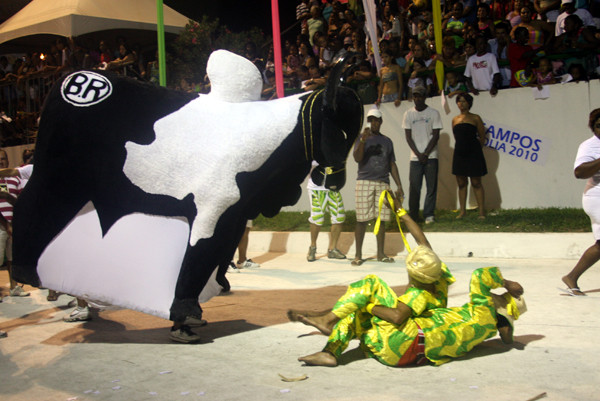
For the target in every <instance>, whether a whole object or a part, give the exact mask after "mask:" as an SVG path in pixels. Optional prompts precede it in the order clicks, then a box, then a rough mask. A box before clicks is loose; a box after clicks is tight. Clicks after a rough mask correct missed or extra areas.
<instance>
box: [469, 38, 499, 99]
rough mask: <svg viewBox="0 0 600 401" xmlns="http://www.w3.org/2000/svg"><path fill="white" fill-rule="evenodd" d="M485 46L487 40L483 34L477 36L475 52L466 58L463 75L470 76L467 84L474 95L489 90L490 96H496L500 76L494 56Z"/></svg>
mask: <svg viewBox="0 0 600 401" xmlns="http://www.w3.org/2000/svg"><path fill="white" fill-rule="evenodd" d="M487 46H488V43H487V40H485V38H484V37H483V36H478V37H477V39H476V40H475V50H476V51H477V53H475V54H474V55H472V56H471V57H469V59H468V60H467V65H466V66H465V77H467V78H470V79H467V86H468V87H469V90H470V91H471V92H473V94H474V95H478V94H479V91H490V94H491V95H492V96H496V94H497V93H498V88H499V87H500V85H501V83H502V76H501V75H500V70H499V69H498V62H497V60H496V56H494V55H493V54H492V53H489V52H488V51H487Z"/></svg>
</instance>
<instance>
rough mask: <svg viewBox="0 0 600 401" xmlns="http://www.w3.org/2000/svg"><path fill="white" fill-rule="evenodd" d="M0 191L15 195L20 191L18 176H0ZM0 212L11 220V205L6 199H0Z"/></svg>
mask: <svg viewBox="0 0 600 401" xmlns="http://www.w3.org/2000/svg"><path fill="white" fill-rule="evenodd" d="M0 191H4V192H8V193H9V194H11V195H14V196H15V197H16V196H18V195H19V194H20V193H21V180H20V179H19V177H6V178H0ZM0 213H2V216H4V218H5V219H6V220H7V221H8V222H11V221H12V217H13V207H12V205H11V204H10V203H8V202H6V201H0Z"/></svg>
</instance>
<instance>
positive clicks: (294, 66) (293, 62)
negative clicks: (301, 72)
mask: <svg viewBox="0 0 600 401" xmlns="http://www.w3.org/2000/svg"><path fill="white" fill-rule="evenodd" d="M285 61H286V64H287V71H286V72H287V73H288V74H295V73H296V71H298V68H299V67H300V65H301V63H300V56H299V52H298V48H297V47H296V45H295V44H293V43H291V44H290V47H289V50H288V54H287V57H286V58H285Z"/></svg>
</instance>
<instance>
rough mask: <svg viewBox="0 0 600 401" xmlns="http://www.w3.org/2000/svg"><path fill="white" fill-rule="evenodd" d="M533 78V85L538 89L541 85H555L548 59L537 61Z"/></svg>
mask: <svg viewBox="0 0 600 401" xmlns="http://www.w3.org/2000/svg"><path fill="white" fill-rule="evenodd" d="M534 78H535V81H534V83H535V84H536V85H537V87H538V88H539V89H541V87H542V85H552V84H555V83H556V78H554V73H553V72H552V63H551V62H550V59H548V58H547V57H543V58H541V59H539V60H538V67H537V68H536V70H535V76H534Z"/></svg>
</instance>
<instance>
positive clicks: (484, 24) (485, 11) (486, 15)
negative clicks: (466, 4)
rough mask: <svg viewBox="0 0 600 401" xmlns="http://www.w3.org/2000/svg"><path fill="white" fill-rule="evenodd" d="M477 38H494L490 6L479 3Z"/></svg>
mask: <svg viewBox="0 0 600 401" xmlns="http://www.w3.org/2000/svg"><path fill="white" fill-rule="evenodd" d="M476 33H477V35H478V36H483V37H484V38H485V39H486V40H490V39H492V38H493V37H494V36H495V30H494V21H492V19H491V18H490V6H488V5H487V4H485V3H480V4H479V5H478V6H477V29H476Z"/></svg>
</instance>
